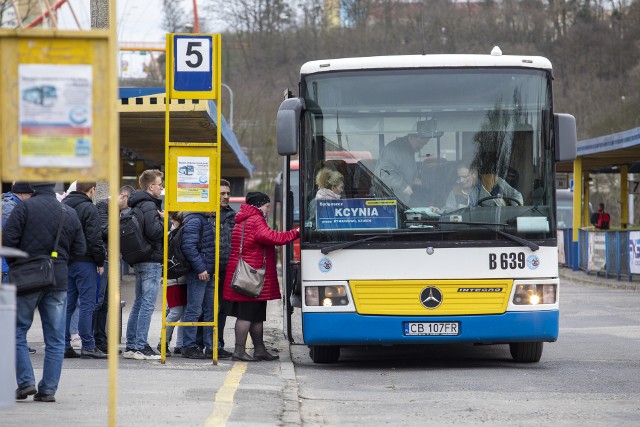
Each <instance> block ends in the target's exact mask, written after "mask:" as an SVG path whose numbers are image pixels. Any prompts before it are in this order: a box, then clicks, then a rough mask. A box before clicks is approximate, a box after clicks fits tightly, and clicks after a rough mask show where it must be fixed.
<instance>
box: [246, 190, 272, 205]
mask: <svg viewBox="0 0 640 427" xmlns="http://www.w3.org/2000/svg"><path fill="white" fill-rule="evenodd" d="M246 200H247V204H248V205H251V206H255V207H256V208H259V207H260V206H264V205H266V204H267V203H270V202H271V199H270V198H269V196H267V195H266V194H264V193H260V192H259V191H251V192H249V193H247V198H246Z"/></svg>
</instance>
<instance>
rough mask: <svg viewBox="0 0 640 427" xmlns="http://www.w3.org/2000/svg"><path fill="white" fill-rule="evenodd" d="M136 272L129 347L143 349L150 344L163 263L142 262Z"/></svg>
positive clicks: (128, 334) (129, 329)
mask: <svg viewBox="0 0 640 427" xmlns="http://www.w3.org/2000/svg"><path fill="white" fill-rule="evenodd" d="M134 270H135V272H136V289H135V301H133V305H132V306H131V313H130V314H129V321H128V322H127V348H132V349H136V350H142V349H143V348H145V347H146V346H148V345H149V343H148V342H147V338H148V336H149V326H150V325H151V315H152V314H153V310H154V309H155V306H156V297H157V296H158V289H159V288H160V282H161V281H162V264H160V263H159V262H141V263H139V264H136V265H134Z"/></svg>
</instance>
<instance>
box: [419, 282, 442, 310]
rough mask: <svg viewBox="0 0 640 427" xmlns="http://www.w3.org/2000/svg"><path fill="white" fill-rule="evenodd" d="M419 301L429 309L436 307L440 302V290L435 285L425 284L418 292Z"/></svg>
mask: <svg viewBox="0 0 640 427" xmlns="http://www.w3.org/2000/svg"><path fill="white" fill-rule="evenodd" d="M420 302H421V303H422V305H424V306H425V307H426V308H428V309H429V310H433V309H434V308H438V307H439V306H440V304H442V291H440V289H438V288H436V287H435V286H427V287H426V288H424V289H423V290H422V292H420Z"/></svg>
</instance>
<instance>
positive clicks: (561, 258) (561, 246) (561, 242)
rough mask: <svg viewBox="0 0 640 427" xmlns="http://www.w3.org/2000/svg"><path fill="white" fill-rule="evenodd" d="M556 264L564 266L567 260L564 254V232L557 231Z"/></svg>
mask: <svg viewBox="0 0 640 427" xmlns="http://www.w3.org/2000/svg"><path fill="white" fill-rule="evenodd" d="M557 236H558V263H559V264H560V265H565V264H566V263H567V259H566V257H565V254H564V230H558V233H557Z"/></svg>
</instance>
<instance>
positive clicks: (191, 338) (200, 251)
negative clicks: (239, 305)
mask: <svg viewBox="0 0 640 427" xmlns="http://www.w3.org/2000/svg"><path fill="white" fill-rule="evenodd" d="M182 227H183V228H184V233H183V235H182V245H181V248H182V253H183V254H184V256H185V258H186V259H187V261H189V264H190V265H191V271H190V272H189V273H187V275H186V276H187V307H186V309H185V313H184V322H197V321H198V318H199V317H200V315H201V314H202V315H203V319H204V321H205V322H213V293H214V289H213V269H214V264H213V262H214V260H215V250H216V241H215V238H214V235H213V228H212V227H211V225H210V224H209V221H208V220H207V215H205V214H204V213H201V212H192V213H188V214H186V215H185V216H184V221H183V222H182ZM196 329H197V328H196V327H195V326H186V327H185V328H184V338H183V341H182V357H186V358H188V359H204V358H206V357H207V355H212V354H213V353H212V352H213V345H212V342H213V328H211V327H206V328H204V331H203V332H204V335H203V341H204V346H205V353H203V352H202V351H201V350H200V349H199V348H198V346H197V344H196Z"/></svg>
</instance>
